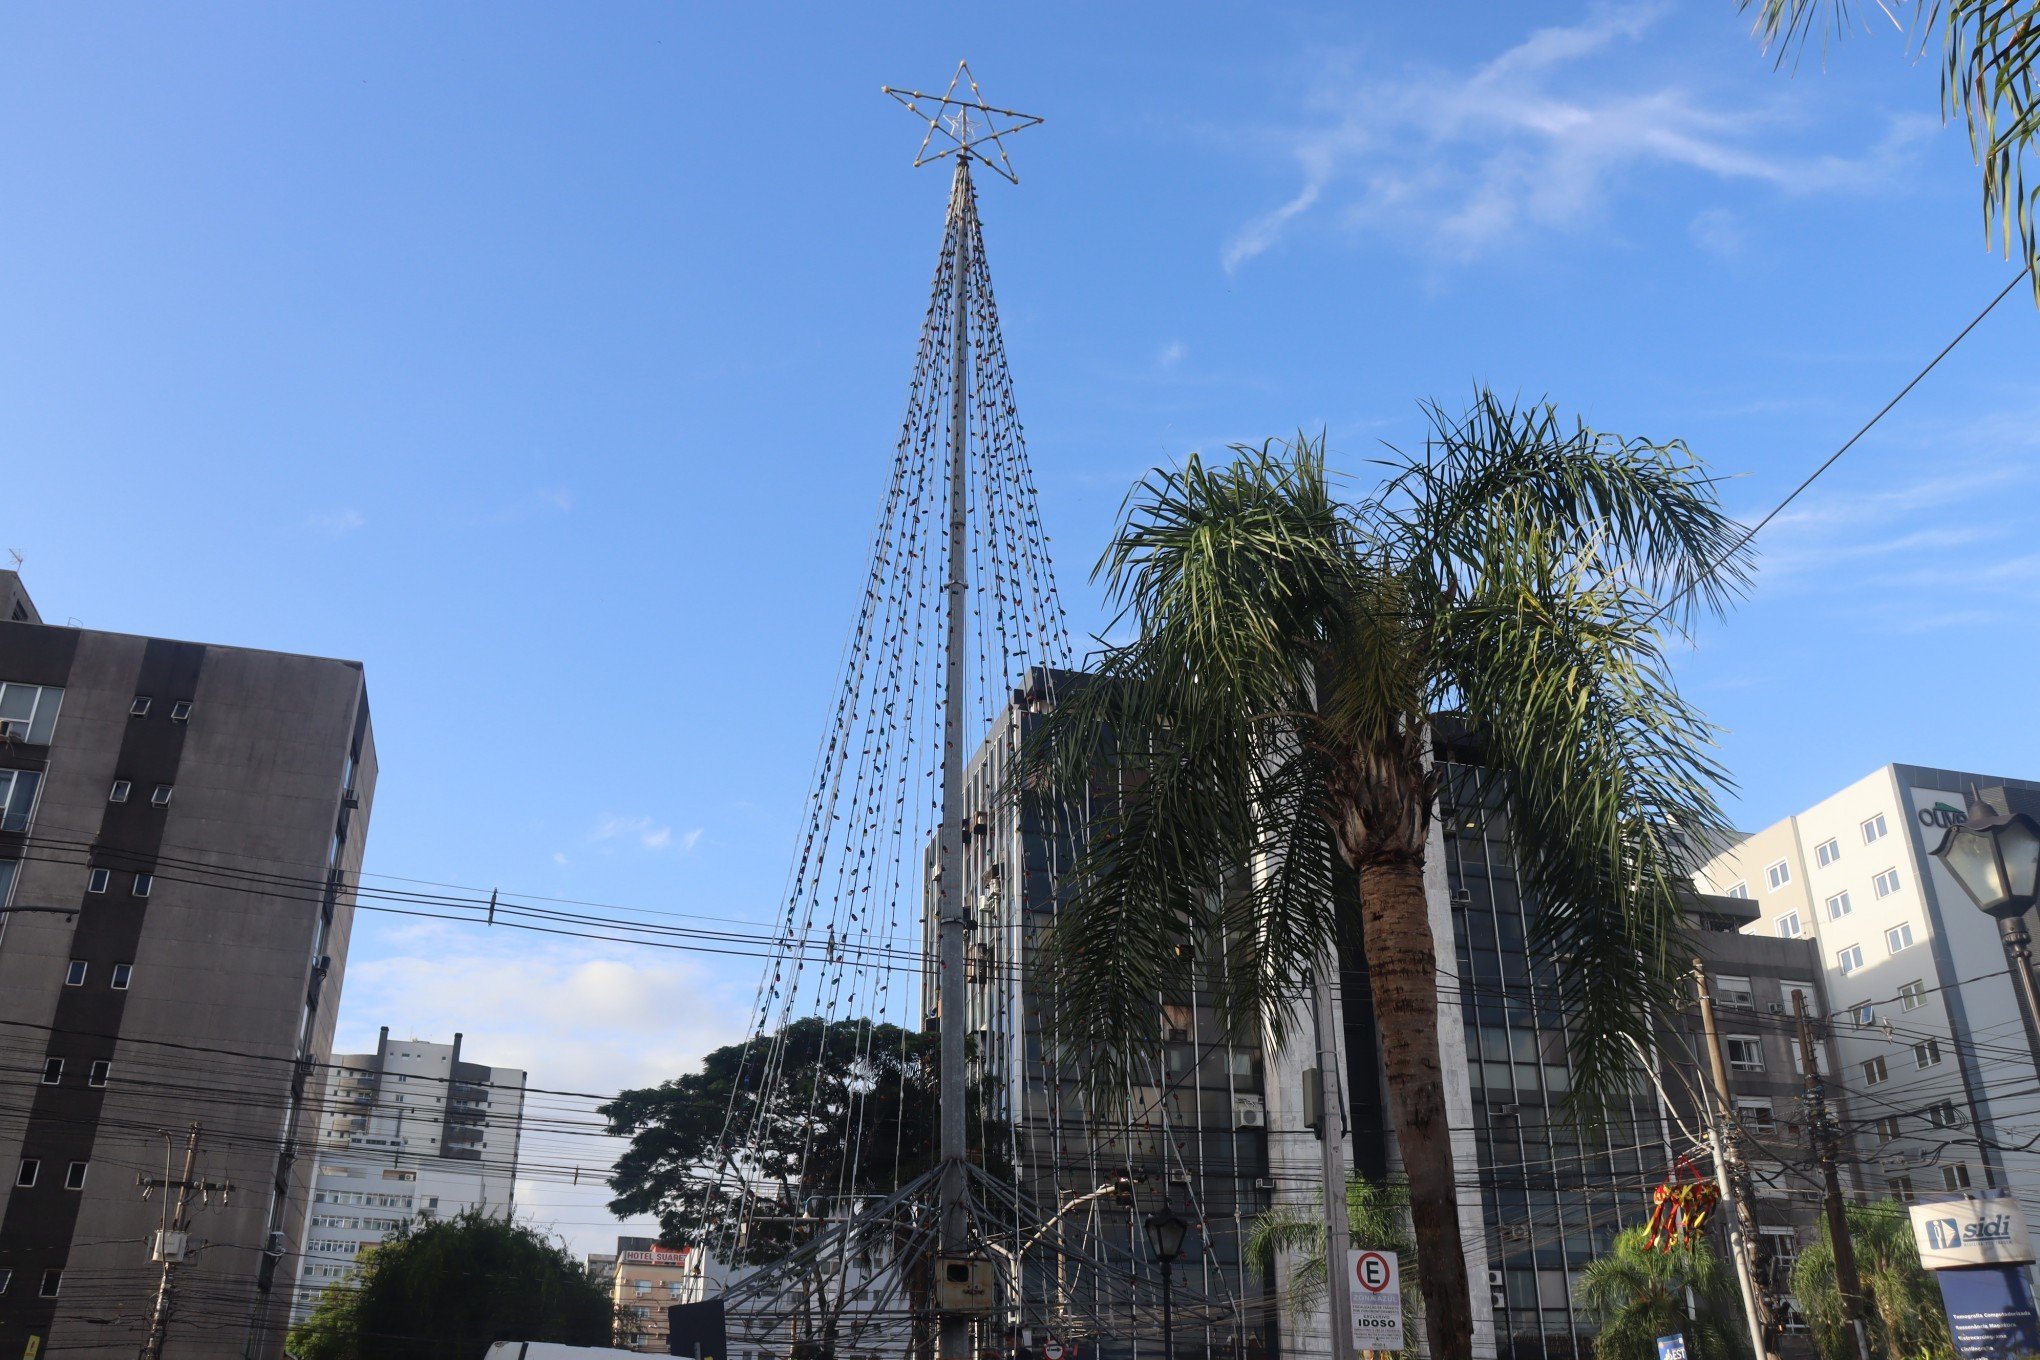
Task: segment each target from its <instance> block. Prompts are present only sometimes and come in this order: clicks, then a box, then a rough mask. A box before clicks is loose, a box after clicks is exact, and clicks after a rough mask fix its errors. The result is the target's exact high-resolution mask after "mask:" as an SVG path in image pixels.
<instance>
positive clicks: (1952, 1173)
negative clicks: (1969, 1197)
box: [1941, 1162, 1969, 1190]
mask: <svg viewBox="0 0 2040 1360" xmlns="http://www.w3.org/2000/svg"><path fill="white" fill-rule="evenodd" d="M1941 1188H1942V1189H1944V1190H1967V1189H1968V1188H1969V1163H1967V1162H1950V1163H1948V1165H1946V1166H1944V1167H1942V1168H1941Z"/></svg>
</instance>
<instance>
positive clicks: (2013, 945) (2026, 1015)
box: [1998, 915, 2040, 1072]
mask: <svg viewBox="0 0 2040 1360" xmlns="http://www.w3.org/2000/svg"><path fill="white" fill-rule="evenodd" d="M1998 934H2000V935H2002V936H2003V937H2004V944H2005V953H2006V954H2008V955H2010V957H2011V965H2012V987H2013V989H2014V990H2015V991H2017V992H2018V994H2019V1018H2020V1019H2021V1020H2022V1021H2024V1022H2025V1025H2026V1047H2027V1048H2028V1049H2030V1050H2031V1051H2032V1054H2033V1067H2034V1070H2035V1071H2036V1072H2040V989H2036V988H2035V986H2034V982H2033V938H2032V936H2031V935H2029V934H2027V932H2026V918H2025V917H2024V916H2023V915H2019V916H2002V917H1999V918H1998Z"/></svg>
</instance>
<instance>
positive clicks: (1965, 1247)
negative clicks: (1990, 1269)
mask: <svg viewBox="0 0 2040 1360" xmlns="http://www.w3.org/2000/svg"><path fill="white" fill-rule="evenodd" d="M1911 1213H1912V1229H1913V1240H1914V1242H1915V1243H1917V1244H1918V1246H1919V1249H1920V1264H1921V1265H1923V1266H1925V1267H1926V1268H1927V1269H1929V1270H1947V1269H1950V1268H1951V1267H1955V1266H1985V1265H2014V1264H2019V1263H2022V1262H2026V1261H2030V1260H2032V1259H2033V1246H2032V1242H2031V1239H2029V1238H2028V1237H2027V1235H2026V1216H2025V1214H2024V1213H2022V1212H2021V1211H2020V1209H2019V1202H2018V1201H2017V1200H2015V1199H2013V1198H2011V1197H2010V1196H2009V1195H2005V1194H2003V1193H2002V1192H2000V1193H1998V1194H1994V1195H1987V1196H1984V1197H1982V1198H1978V1199H1957V1200H1944V1201H1942V1202H1941V1203H1939V1204H1915V1205H1912V1206H1911Z"/></svg>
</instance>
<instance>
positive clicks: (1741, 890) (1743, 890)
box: [1722, 881, 1750, 899]
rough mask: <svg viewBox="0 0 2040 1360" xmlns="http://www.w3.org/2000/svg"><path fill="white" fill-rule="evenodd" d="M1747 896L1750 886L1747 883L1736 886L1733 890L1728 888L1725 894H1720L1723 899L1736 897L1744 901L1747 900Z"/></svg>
mask: <svg viewBox="0 0 2040 1360" xmlns="http://www.w3.org/2000/svg"><path fill="white" fill-rule="evenodd" d="M1749 895H1750V885H1749V883H1748V882H1747V881H1745V882H1741V883H1738V884H1736V885H1735V886H1734V887H1733V888H1730V889H1729V890H1728V891H1727V892H1725V893H1723V894H1722V896H1724V897H1737V898H1744V899H1747V898H1748V897H1749Z"/></svg>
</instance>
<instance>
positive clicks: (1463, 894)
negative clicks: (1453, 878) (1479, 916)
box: [1452, 888, 1473, 907]
mask: <svg viewBox="0 0 2040 1360" xmlns="http://www.w3.org/2000/svg"><path fill="white" fill-rule="evenodd" d="M1452 905H1453V906H1455V907H1470V906H1472V905H1473V890H1472V889H1471V888H1454V889H1453V890H1452Z"/></svg>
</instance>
